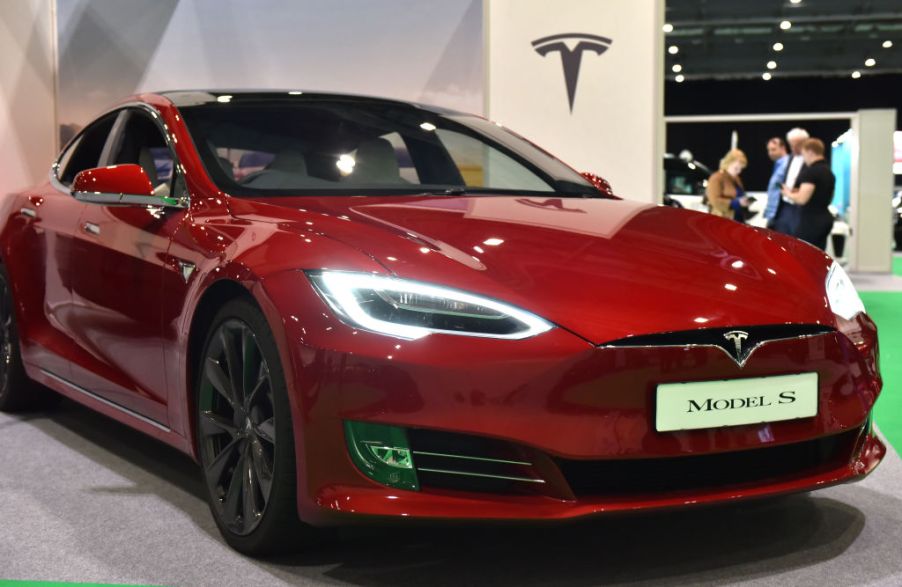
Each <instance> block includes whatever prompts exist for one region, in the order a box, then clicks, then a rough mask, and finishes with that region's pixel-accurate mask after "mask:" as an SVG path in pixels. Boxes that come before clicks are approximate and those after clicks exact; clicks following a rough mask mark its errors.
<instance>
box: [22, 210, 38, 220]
mask: <svg viewBox="0 0 902 587" xmlns="http://www.w3.org/2000/svg"><path fill="white" fill-rule="evenodd" d="M19 214H21V215H22V216H28V217H29V218H37V217H38V213H37V212H35V211H34V210H33V209H31V208H21V209H20V210H19Z"/></svg>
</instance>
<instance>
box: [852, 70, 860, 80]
mask: <svg viewBox="0 0 902 587" xmlns="http://www.w3.org/2000/svg"><path fill="white" fill-rule="evenodd" d="M860 77H861V72H860V71H853V72H852V79H858V78H860Z"/></svg>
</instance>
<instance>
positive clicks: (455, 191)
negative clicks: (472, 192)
mask: <svg viewBox="0 0 902 587" xmlns="http://www.w3.org/2000/svg"><path fill="white" fill-rule="evenodd" d="M466 193H467V188H466V186H462V185H461V186H453V187H449V188H445V189H443V190H426V191H424V192H422V193H421V194H420V195H423V196H462V195H464V194H466Z"/></svg>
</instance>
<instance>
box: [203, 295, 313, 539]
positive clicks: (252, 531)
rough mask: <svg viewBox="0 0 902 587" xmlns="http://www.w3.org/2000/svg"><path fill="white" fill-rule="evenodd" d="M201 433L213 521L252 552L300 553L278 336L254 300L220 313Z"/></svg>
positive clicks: (207, 365) (208, 354)
mask: <svg viewBox="0 0 902 587" xmlns="http://www.w3.org/2000/svg"><path fill="white" fill-rule="evenodd" d="M197 371H198V381H197V432H198V443H199V446H198V449H199V454H200V461H201V466H202V467H203V477H204V481H205V483H206V486H207V492H208V499H209V502H210V509H211V511H212V512H213V517H214V518H215V520H216V524H217V526H219V530H220V531H221V532H222V535H223V537H224V538H225V540H226V542H228V543H229V544H230V545H231V546H232V547H233V548H235V549H236V550H239V551H241V552H243V553H246V554H251V555H264V554H270V553H275V552H285V551H291V550H297V549H298V547H299V546H300V545H301V544H300V541H301V540H302V539H303V538H304V535H303V530H305V529H306V530H309V528H306V527H304V526H303V525H302V524H301V522H300V520H299V519H298V515H297V505H296V503H297V487H296V486H297V482H296V468H295V453H294V437H293V432H292V426H291V413H290V410H289V406H288V397H287V390H286V387H285V376H284V373H283V371H282V366H281V361H280V360H279V354H278V350H277V348H276V344H275V341H274V340H273V336H272V333H271V332H270V330H269V327H268V325H267V323H266V320H265V318H264V317H263V315H262V314H261V313H260V311H259V310H258V309H257V308H256V307H255V306H254V305H253V304H252V303H250V302H248V301H245V300H241V299H238V300H233V301H230V302H228V303H227V304H225V305H224V306H223V308H222V309H221V310H220V311H219V313H218V314H217V315H216V317H215V318H214V320H213V324H212V327H211V329H210V331H209V334H208V336H207V340H206V344H205V345H204V350H203V354H202V357H201V361H200V363H199V365H198V369H197Z"/></svg>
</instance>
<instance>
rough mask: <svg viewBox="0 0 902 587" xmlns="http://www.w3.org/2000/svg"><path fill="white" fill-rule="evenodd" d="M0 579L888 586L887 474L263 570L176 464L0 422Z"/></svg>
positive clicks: (345, 553)
mask: <svg viewBox="0 0 902 587" xmlns="http://www.w3.org/2000/svg"><path fill="white" fill-rule="evenodd" d="M0 472H2V473H0V520H2V532H0V579H39V580H56V581H90V582H118V583H142V584H157V585H161V584H165V585H179V586H193V585H198V586H201V585H216V586H220V585H289V584H294V585H312V584H355V585H386V586H388V585H392V586H394V585H424V584H429V585H430V586H431V587H435V586H437V585H455V586H458V585H555V586H557V585H600V584H611V583H615V584H616V583H630V584H636V583H638V584H659V585H678V584H679V585H683V584H694V585H721V584H743V585H812V586H818V587H820V586H821V585H823V584H825V583H829V584H830V585H860V584H869V585H887V586H894V587H896V586H898V585H902V460H900V459H899V457H898V456H897V455H896V454H895V453H891V454H890V455H889V456H888V457H887V459H886V461H885V462H884V463H883V464H882V465H881V467H880V468H879V469H878V470H877V471H876V472H875V473H874V474H873V475H872V476H871V477H869V478H868V479H867V480H865V481H864V482H862V483H858V484H854V485H844V486H840V487H835V488H830V489H826V490H823V491H820V492H816V493H813V494H811V495H810V496H795V497H790V498H784V499H782V500H777V501H765V502H761V503H747V504H734V505H731V506H725V507H717V508H707V509H697V510H687V511H676V512H670V513H654V514H643V515H627V516H619V517H616V518H607V519H596V520H594V521H590V522H583V523H579V524H566V525H552V526H535V525H531V526H530V525H528V526H515V527H510V526H506V527H497V526H495V527H493V526H486V525H480V526H475V527H474V526H466V525H464V526H456V527H421V528H399V527H368V528H357V529H350V530H344V531H342V532H341V533H340V535H339V536H338V538H337V539H333V540H332V541H330V542H329V543H327V544H324V545H323V546H322V547H321V548H318V549H316V550H314V551H311V552H308V553H307V554H303V555H298V556H294V557H290V558H287V559H282V560H279V561H271V562H259V561H254V560H250V559H246V558H244V557H242V556H239V555H237V554H235V553H234V552H232V551H231V550H230V549H229V548H227V547H226V546H225V545H224V544H223V543H222V542H221V540H220V539H219V537H218V535H217V533H216V530H215V527H214V526H213V523H212V521H211V519H210V516H209V513H208V511H207V508H206V505H205V503H204V501H203V499H202V498H201V495H202V493H201V492H202V488H201V485H200V482H199V477H198V475H197V472H196V469H195V467H194V465H193V463H191V461H189V460H188V459H187V458H185V457H183V456H181V455H180V454H178V453H176V452H174V451H172V450H170V449H169V448H167V447H165V446H162V445H160V444H158V443H156V442H154V441H152V440H150V439H147V438H145V437H143V436H142V435H140V434H138V433H136V432H133V431H131V430H129V429H127V428H125V427H123V426H120V425H118V424H116V423H113V422H111V421H109V420H107V419H106V418H103V417H102V416H99V415H96V414H94V413H91V412H89V411H87V410H85V409H83V408H81V407H78V406H75V405H73V404H71V403H68V402H66V403H64V404H63V405H62V406H61V409H60V410H59V411H57V412H54V413H52V414H49V415H48V414H42V415H34V416H30V417H10V416H7V415H0Z"/></svg>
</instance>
